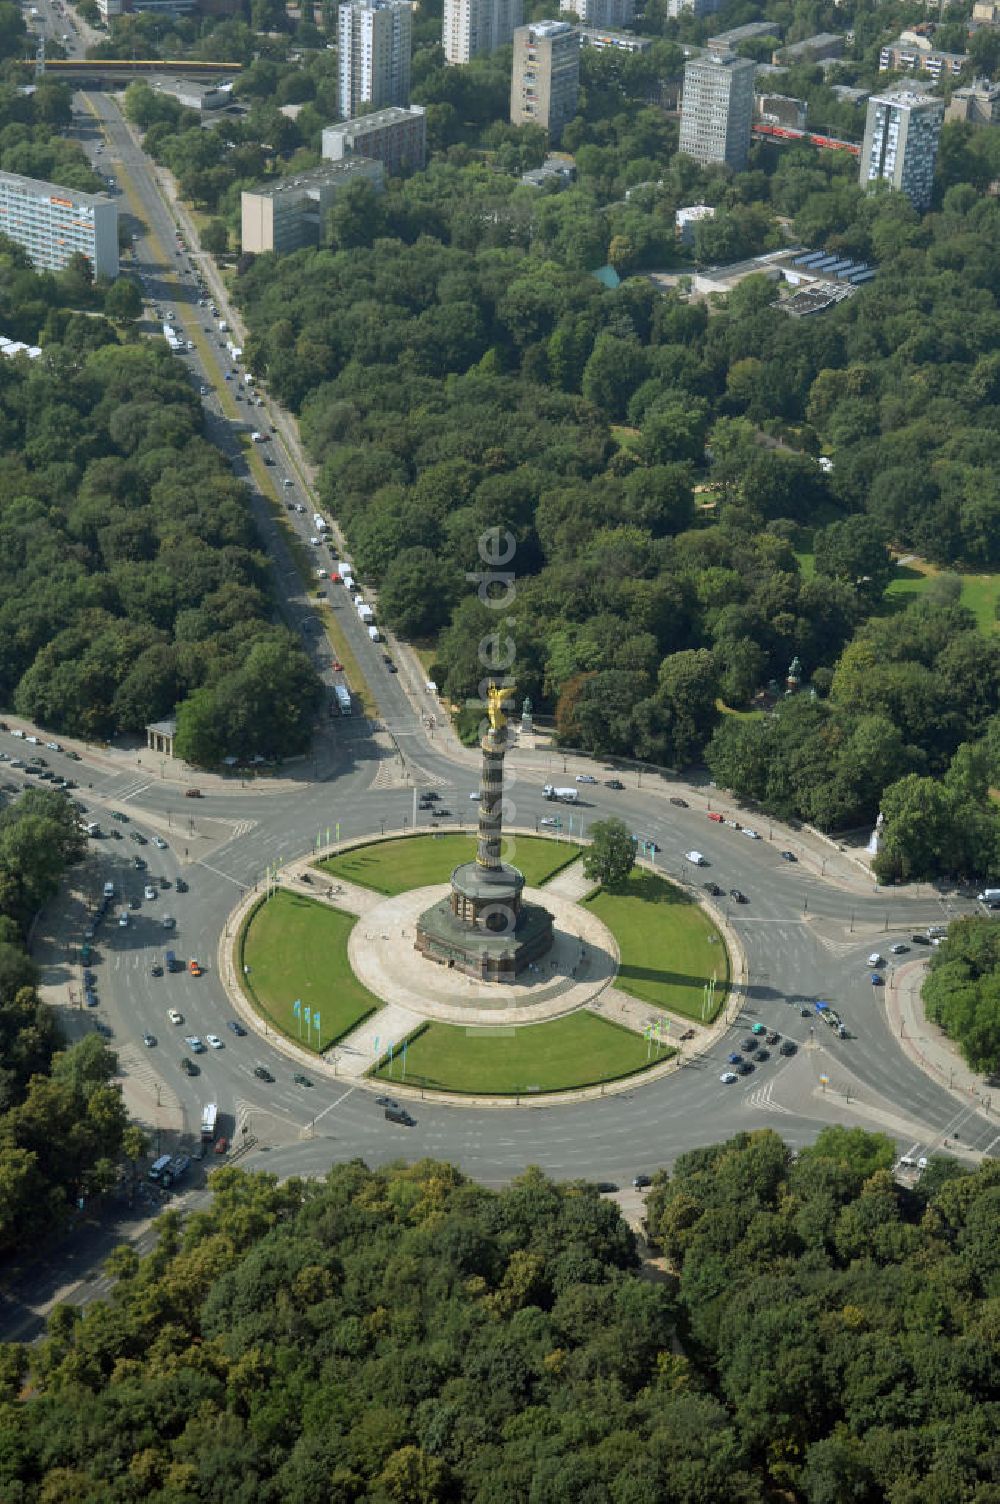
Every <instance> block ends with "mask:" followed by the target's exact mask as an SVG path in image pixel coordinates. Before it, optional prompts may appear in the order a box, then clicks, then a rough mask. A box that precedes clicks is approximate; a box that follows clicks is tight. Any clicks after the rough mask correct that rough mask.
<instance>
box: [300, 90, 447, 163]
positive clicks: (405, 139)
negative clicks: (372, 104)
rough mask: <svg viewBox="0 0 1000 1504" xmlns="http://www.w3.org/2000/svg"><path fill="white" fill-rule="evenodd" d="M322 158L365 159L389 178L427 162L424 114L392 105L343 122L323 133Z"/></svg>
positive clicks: (415, 107)
mask: <svg viewBox="0 0 1000 1504" xmlns="http://www.w3.org/2000/svg"><path fill="white" fill-rule="evenodd" d="M323 156H324V157H325V158H326V159H327V160H328V161H331V162H342V161H345V160H348V159H350V158H353V157H367V158H368V159H369V161H372V162H381V163H382V166H383V167H384V168H385V170H386V172H387V173H388V175H389V176H390V177H393V176H395V175H396V174H397V173H399V172H401V171H402V170H403V169H404V168H421V167H423V166H424V164H425V163H426V161H427V112H426V110H424V109H423V108H422V107H421V106H420V105H418V104H411V105H408V106H407V107H406V108H405V109H404V108H403V107H402V106H400V105H392V106H390V108H389V109H387V110H375V111H374V112H373V113H372V114H371V115H360V116H359V117H358V119H357V120H342V121H341V122H340V123H339V124H338V125H328V126H327V127H326V128H325V130H324V131H323Z"/></svg>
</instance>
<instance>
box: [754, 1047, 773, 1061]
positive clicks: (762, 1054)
mask: <svg viewBox="0 0 1000 1504" xmlns="http://www.w3.org/2000/svg"><path fill="white" fill-rule="evenodd" d="M753 1058H754V1059H755V1060H759V1061H760V1062H761V1063H762V1064H763V1062H764V1061H765V1060H770V1058H771V1051H770V1050H755V1051H754V1057H753Z"/></svg>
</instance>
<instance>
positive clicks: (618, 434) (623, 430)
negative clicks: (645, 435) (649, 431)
mask: <svg viewBox="0 0 1000 1504" xmlns="http://www.w3.org/2000/svg"><path fill="white" fill-rule="evenodd" d="M611 437H612V438H613V439H614V441H615V443H616V444H617V445H618V448H619V449H628V450H633V449H636V448H637V447H638V444H639V440H640V438H641V437H642V431H641V429H638V428H629V426H628V425H627V424H626V423H612V425H611Z"/></svg>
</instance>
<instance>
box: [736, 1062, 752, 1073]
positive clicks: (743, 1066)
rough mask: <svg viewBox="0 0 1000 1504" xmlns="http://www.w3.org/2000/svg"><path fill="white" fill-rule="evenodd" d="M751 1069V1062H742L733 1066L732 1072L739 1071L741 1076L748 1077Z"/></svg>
mask: <svg viewBox="0 0 1000 1504" xmlns="http://www.w3.org/2000/svg"><path fill="white" fill-rule="evenodd" d="M753 1068H754V1067H753V1061H752V1060H743V1061H741V1062H740V1064H739V1065H737V1066H734V1070H737V1071H739V1073H740V1075H741V1076H749V1075H750V1074H751V1072H752V1071H753Z"/></svg>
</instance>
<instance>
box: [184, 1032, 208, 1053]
mask: <svg viewBox="0 0 1000 1504" xmlns="http://www.w3.org/2000/svg"><path fill="white" fill-rule="evenodd" d="M184 1043H185V1044H186V1045H187V1047H188V1049H189V1050H190V1051H191V1053H192V1054H193V1055H203V1054H204V1053H205V1046H204V1045H203V1044H202V1042H201V1040H200V1039H199V1038H198V1036H197V1034H185V1036H184Z"/></svg>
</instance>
